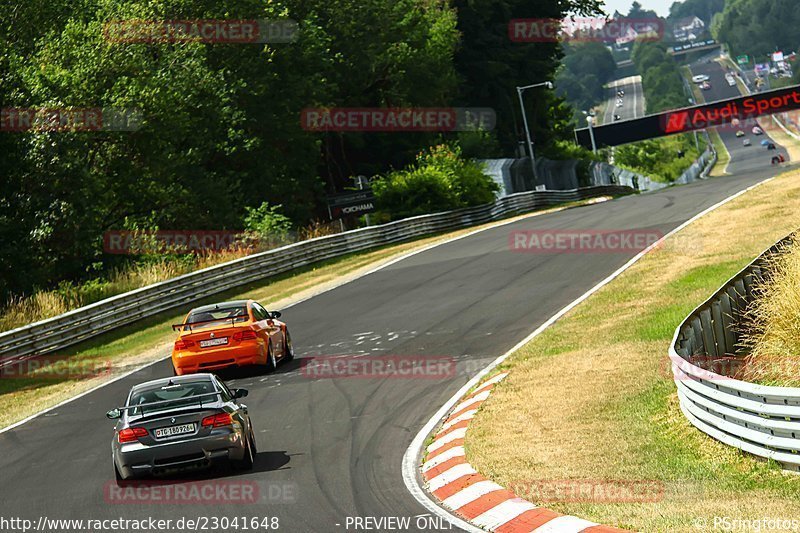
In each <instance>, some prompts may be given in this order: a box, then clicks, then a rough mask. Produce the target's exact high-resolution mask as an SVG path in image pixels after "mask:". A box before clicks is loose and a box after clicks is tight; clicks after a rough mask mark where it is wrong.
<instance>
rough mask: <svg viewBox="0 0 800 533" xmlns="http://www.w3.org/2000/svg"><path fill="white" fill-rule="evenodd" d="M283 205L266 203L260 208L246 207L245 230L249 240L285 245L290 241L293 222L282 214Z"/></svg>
mask: <svg viewBox="0 0 800 533" xmlns="http://www.w3.org/2000/svg"><path fill="white" fill-rule="evenodd" d="M281 208H282V206H281V205H273V206H271V205H269V203H267V202H264V203H262V204H261V205H260V206H258V207H246V208H245V209H246V210H247V214H246V215H245V217H244V230H245V233H247V235H248V238H250V239H253V240H258V241H260V242H262V243H278V244H280V243H284V242H288V241H289V233H290V232H291V230H292V221H291V220H289V217H287V216H286V215H284V214H283V213H281V212H280V209H281Z"/></svg>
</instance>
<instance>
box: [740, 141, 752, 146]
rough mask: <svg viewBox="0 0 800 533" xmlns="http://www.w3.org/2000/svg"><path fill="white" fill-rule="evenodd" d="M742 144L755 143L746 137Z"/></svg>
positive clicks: (750, 144) (749, 144)
mask: <svg viewBox="0 0 800 533" xmlns="http://www.w3.org/2000/svg"><path fill="white" fill-rule="evenodd" d="M742 144H743V145H744V146H752V145H753V143H752V142H751V141H750V139H745V140H744V141H742Z"/></svg>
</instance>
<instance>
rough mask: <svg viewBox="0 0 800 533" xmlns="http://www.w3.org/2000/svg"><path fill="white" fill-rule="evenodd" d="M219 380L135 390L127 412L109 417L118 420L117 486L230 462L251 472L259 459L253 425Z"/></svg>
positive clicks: (235, 393) (192, 378) (169, 382)
mask: <svg viewBox="0 0 800 533" xmlns="http://www.w3.org/2000/svg"><path fill="white" fill-rule="evenodd" d="M245 396H247V390H246V389H233V390H230V389H228V387H227V386H226V385H225V383H223V382H222V380H220V379H219V378H218V377H217V376H215V375H214V374H192V375H188V376H176V377H171V378H163V379H157V380H154V381H148V382H146V383H141V384H139V385H135V386H134V387H133V388H132V389H131V391H130V393H129V394H128V400H127V402H126V403H125V405H124V406H123V407H118V408H116V409H112V410H111V411H109V412H108V413H106V416H107V417H108V418H110V419H112V420H118V422H117V425H116V427H115V428H114V438H113V439H112V441H111V456H112V459H113V463H114V471H115V474H116V479H117V481H123V480H128V479H132V478H137V477H142V476H146V475H150V474H152V475H158V474H161V473H168V472H171V471H176V470H183V469H196V468H203V467H208V466H211V464H212V463H214V462H217V461H228V462H229V463H230V464H231V465H232V466H234V467H238V468H241V469H251V468H252V467H253V460H254V457H255V454H256V441H255V433H254V431H253V425H252V424H251V422H250V416H249V414H248V413H247V406H246V405H244V404H243V403H241V402H240V401H239V400H240V399H241V398H243V397H245Z"/></svg>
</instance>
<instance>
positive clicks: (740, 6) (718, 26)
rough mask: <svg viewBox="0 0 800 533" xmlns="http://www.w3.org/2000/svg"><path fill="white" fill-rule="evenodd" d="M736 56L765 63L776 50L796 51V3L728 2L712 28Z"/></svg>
mask: <svg viewBox="0 0 800 533" xmlns="http://www.w3.org/2000/svg"><path fill="white" fill-rule="evenodd" d="M712 31H713V33H714V36H715V38H716V39H717V40H718V41H720V42H723V43H726V44H728V46H729V47H730V50H731V52H732V54H733V55H741V54H749V55H751V56H753V57H755V58H757V59H758V60H759V61H761V60H762V59H764V60H766V59H767V56H768V55H769V54H770V53H772V52H774V51H775V50H784V51H786V52H790V51H794V50H796V49H797V46H798V44H799V43H800V11H798V9H797V2H796V1H795V0H727V2H726V5H725V9H724V11H723V12H722V14H721V15H720V16H718V17H716V19H715V21H714V25H713V28H712Z"/></svg>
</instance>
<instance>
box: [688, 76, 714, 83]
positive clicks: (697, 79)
mask: <svg viewBox="0 0 800 533" xmlns="http://www.w3.org/2000/svg"><path fill="white" fill-rule="evenodd" d="M710 79H711V78H709V77H708V76H706V75H705V74H698V75H697V76H692V81H693V82H694V83H703V82H704V81H708V80H710Z"/></svg>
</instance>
